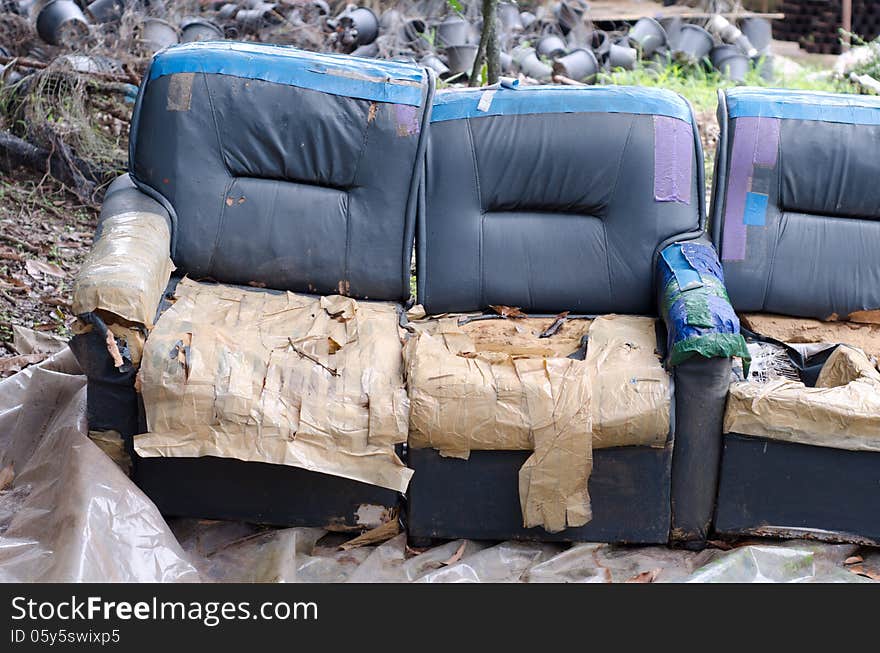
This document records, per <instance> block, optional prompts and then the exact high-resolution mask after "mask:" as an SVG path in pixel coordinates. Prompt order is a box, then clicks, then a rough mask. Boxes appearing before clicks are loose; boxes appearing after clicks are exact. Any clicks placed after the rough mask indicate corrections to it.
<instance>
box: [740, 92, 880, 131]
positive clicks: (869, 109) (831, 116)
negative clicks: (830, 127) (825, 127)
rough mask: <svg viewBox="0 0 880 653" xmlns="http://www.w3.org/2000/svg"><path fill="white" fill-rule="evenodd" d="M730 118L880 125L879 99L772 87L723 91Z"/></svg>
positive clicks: (867, 96) (869, 96)
mask: <svg viewBox="0 0 880 653" xmlns="http://www.w3.org/2000/svg"><path fill="white" fill-rule="evenodd" d="M727 110H728V113H729V114H730V117H731V118H741V117H743V116H753V117H757V118H787V119H791V120H819V121H822V122H839V123H845V124H853V125H880V97H877V96H871V95H845V94H840V93H822V92H819V91H791V90H787V89H774V88H732V89H730V90H728V91H727Z"/></svg>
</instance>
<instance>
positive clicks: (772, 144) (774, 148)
mask: <svg viewBox="0 0 880 653" xmlns="http://www.w3.org/2000/svg"><path fill="white" fill-rule="evenodd" d="M757 120H758V136H757V138H758V140H757V142H756V143H755V165H756V166H762V167H764V168H775V167H776V157H777V155H778V153H779V123H780V120H779V118H758V119H757Z"/></svg>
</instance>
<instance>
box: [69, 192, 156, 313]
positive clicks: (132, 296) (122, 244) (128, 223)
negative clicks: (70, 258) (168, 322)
mask: <svg viewBox="0 0 880 653" xmlns="http://www.w3.org/2000/svg"><path fill="white" fill-rule="evenodd" d="M170 251H171V223H170V218H169V216H168V212H167V211H166V210H165V209H164V208H163V207H162V205H160V204H159V203H158V202H156V201H155V200H153V199H152V198H150V197H147V196H146V195H144V194H143V193H142V192H141V191H140V190H138V189H137V188H136V187H135V186H134V184H132V183H131V180H130V179H128V176H127V175H125V176H123V177H120V178H119V179H117V180H116V181H115V182H114V183H113V184H112V185H111V187H110V189H109V190H108V192H107V196H106V198H105V202H104V206H103V208H102V210H101V217H100V220H99V223H98V231H97V235H96V240H95V242H94V244H93V245H92V249H91V251H90V252H89V255H88V256H87V257H86V260H85V263H84V264H83V266H82V268H81V269H80V271H79V274H78V275H77V277H76V281H75V284H74V290H73V311H74V313H75V314H76V315H83V314H87V313H93V312H95V311H103V312H106V313H110V314H112V315H113V316H117V317H119V318H122V320H125V321H127V322H132V323H136V324H141V325H143V326H145V327H152V325H153V319H154V317H155V314H156V308H157V307H158V305H159V301H160V300H161V298H162V293H163V292H164V291H165V287H166V286H167V284H168V280H169V278H170V276H171V272H172V271H173V270H174V264H173V263H172V262H171V257H170Z"/></svg>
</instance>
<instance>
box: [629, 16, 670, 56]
mask: <svg viewBox="0 0 880 653" xmlns="http://www.w3.org/2000/svg"><path fill="white" fill-rule="evenodd" d="M627 37H628V38H629V40H630V42H631V43H634V44H635V45H636V47H637V48H638V49H639V50H640V51H641V52H642V56H643V57H650V56H651V55H652V54H654V51H655V50H657V48H659V47H662V46H664V45H666V30H664V29H663V26H662V25H661V24H660V23H658V22H657V21H656V20H654V19H653V18H648V17H645V18H639V19H638V21H636V24H635V25H633V26H632V29H630V31H629V33H628V34H627Z"/></svg>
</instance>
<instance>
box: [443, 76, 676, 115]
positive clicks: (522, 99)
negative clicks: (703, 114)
mask: <svg viewBox="0 0 880 653" xmlns="http://www.w3.org/2000/svg"><path fill="white" fill-rule="evenodd" d="M484 92H485V89H466V90H448V91H439V92H437V93H435V94H434V108H433V110H432V113H431V122H443V121H446V120H461V119H463V118H481V117H484V116H506V115H524V114H535V113H634V114H642V115H655V116H668V117H670V118H678V119H679V120H683V121H685V122H686V123H688V124H692V120H691V110H690V107H689V106H688V104H687V102H686V101H685V100H684V99H682V98H681V97H680V96H679V95H677V94H675V93H673V92H672V91H668V90H666V89H661V88H642V87H635V86H590V87H586V88H584V87H577V86H552V85H550V86H527V87H523V86H520V87H519V88H516V89H510V88H504V87H502V88H499V89H498V90H497V91H495V95H494V97H493V98H492V103H491V104H490V105H489V107H488V108H487V109H486V111H480V110H479V109H477V105H478V104H479V102H480V98H481V97H482V95H483V93H484Z"/></svg>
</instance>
